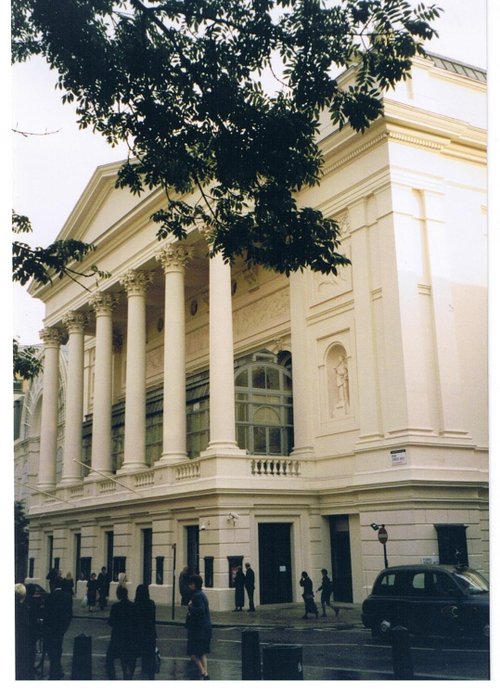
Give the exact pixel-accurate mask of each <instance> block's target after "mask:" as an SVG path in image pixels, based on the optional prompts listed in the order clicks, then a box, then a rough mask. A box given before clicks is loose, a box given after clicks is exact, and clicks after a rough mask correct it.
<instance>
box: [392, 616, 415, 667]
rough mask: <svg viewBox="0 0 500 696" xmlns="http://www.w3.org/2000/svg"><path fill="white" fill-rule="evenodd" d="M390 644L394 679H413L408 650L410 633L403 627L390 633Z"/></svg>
mask: <svg viewBox="0 0 500 696" xmlns="http://www.w3.org/2000/svg"><path fill="white" fill-rule="evenodd" d="M390 637H391V642H392V668H393V672H394V678H395V679H413V660H412V656H411V650H410V633H409V631H408V629H407V628H405V627H404V626H395V627H394V628H393V629H392V630H391V631H390Z"/></svg>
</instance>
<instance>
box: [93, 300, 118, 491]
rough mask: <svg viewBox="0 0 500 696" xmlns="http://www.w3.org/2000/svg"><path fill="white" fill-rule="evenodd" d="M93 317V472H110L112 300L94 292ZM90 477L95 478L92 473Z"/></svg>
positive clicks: (111, 468)
mask: <svg viewBox="0 0 500 696" xmlns="http://www.w3.org/2000/svg"><path fill="white" fill-rule="evenodd" d="M90 306H91V307H92V309H93V310H94V312H95V316H96V345H95V370H94V412H93V417H92V469H93V470H94V471H97V472H102V473H105V474H111V473H113V467H112V462H111V408H112V397H113V386H112V375H113V319H112V314H113V308H114V307H115V306H116V300H115V298H114V297H113V296H112V295H110V294H109V293H104V292H100V291H99V292H96V293H95V294H94V295H93V296H92V297H91V298H90ZM91 476H92V477H94V476H95V477H96V478H97V477H98V475H95V474H94V473H93V472H91Z"/></svg>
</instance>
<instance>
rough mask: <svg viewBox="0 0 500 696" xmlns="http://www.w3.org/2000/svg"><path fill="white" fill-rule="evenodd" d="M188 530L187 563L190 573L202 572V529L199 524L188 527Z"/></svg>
mask: <svg viewBox="0 0 500 696" xmlns="http://www.w3.org/2000/svg"><path fill="white" fill-rule="evenodd" d="M186 532H187V558H186V565H187V566H188V567H189V572H190V573H199V572H200V530H199V528H198V525H190V526H188V527H186Z"/></svg>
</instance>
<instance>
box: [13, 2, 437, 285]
mask: <svg viewBox="0 0 500 696" xmlns="http://www.w3.org/2000/svg"><path fill="white" fill-rule="evenodd" d="M439 13H440V10H439V9H438V8H436V7H435V6H430V7H425V6H424V5H423V4H419V5H418V6H417V8H415V9H413V8H412V7H411V5H410V3H409V2H407V1H406V0H371V1H370V2H364V1H361V0H338V1H337V2H335V1H334V0H323V1H322V0H144V2H142V1H141V0H114V1H113V0H14V1H13V3H12V18H13V27H12V52H13V59H14V60H15V61H21V60H26V59H27V58H28V57H29V56H32V55H42V56H44V57H45V58H46V59H47V61H48V63H49V64H50V66H51V67H52V68H54V69H55V70H56V71H57V72H58V73H59V80H58V87H59V89H60V90H61V91H62V93H63V94H62V99H63V101H66V102H73V103H74V104H75V105H76V108H77V113H78V119H79V124H80V127H82V128H87V127H90V128H92V129H93V130H95V131H97V132H100V133H102V134H103V135H104V136H105V137H106V138H107V140H108V141H109V142H110V143H111V144H116V143H117V142H119V141H126V142H127V143H128V144H129V147H130V151H131V155H132V157H131V159H130V160H129V161H128V162H127V163H126V164H125V165H124V166H123V167H122V169H121V170H120V172H119V176H118V181H117V185H118V186H120V187H129V188H130V189H131V190H132V191H133V192H134V193H137V194H139V193H141V192H142V191H143V190H145V189H151V188H156V187H158V186H160V187H162V188H163V189H164V191H165V193H166V195H167V201H168V202H167V204H166V205H165V207H164V208H163V209H162V210H160V211H158V212H157V213H156V215H155V216H154V219H155V220H156V221H157V222H160V223H161V225H160V229H159V237H160V238H161V237H164V236H166V235H167V234H169V233H173V234H174V235H175V236H176V237H178V238H183V237H184V236H185V235H186V233H187V232H188V231H189V230H190V229H192V228H193V227H194V226H195V225H198V226H201V227H203V228H208V229H209V230H210V238H211V242H212V243H213V250H214V251H217V250H221V251H222V252H223V254H224V256H225V257H226V258H233V257H234V256H236V255H239V254H243V255H244V256H245V257H246V258H247V259H248V261H249V262H257V263H260V264H263V265H264V266H267V267H269V268H273V269H275V270H277V271H279V272H284V273H287V274H288V273H289V272H290V271H293V270H297V269H300V268H303V267H309V268H312V269H313V270H316V271H320V272H322V273H329V272H335V269H336V267H337V266H338V265H343V264H346V263H349V262H348V260H347V259H346V258H345V257H343V256H341V255H340V254H339V253H337V251H336V249H337V248H338V244H339V240H338V228H337V226H336V224H335V223H334V222H333V221H331V220H326V219H325V218H324V217H323V215H322V214H321V213H320V212H319V211H317V210H311V209H308V208H303V209H301V208H299V207H298V206H297V204H296V201H295V198H296V194H297V192H298V191H300V190H301V189H302V188H304V187H305V186H314V185H316V184H317V183H318V182H319V180H320V176H321V166H322V157H321V153H320V150H319V147H318V144H317V139H318V129H319V115H320V113H321V112H325V111H326V112H328V113H329V115H330V118H331V120H332V122H333V123H334V124H336V125H337V126H338V127H339V128H342V127H344V126H347V125H348V126H350V127H351V128H354V129H355V130H356V131H363V130H365V129H366V128H368V127H369V125H370V124H371V123H372V122H373V121H374V120H375V119H376V118H378V117H379V116H380V115H381V114H382V98H383V93H384V91H385V90H386V89H388V88H390V87H393V86H394V85H395V84H396V83H397V82H399V81H400V80H404V79H405V78H406V77H407V76H408V75H409V73H410V68H411V62H412V58H413V57H414V56H416V55H418V54H420V55H424V49H423V47H422V42H423V41H424V40H426V39H429V38H431V37H432V36H434V35H435V31H434V29H433V28H432V27H431V24H430V22H432V21H433V20H434V19H436V18H437V17H438V16H439ZM277 65H281V66H282V67H281V68H280V74H279V75H278V76H276V80H275V82H274V86H273V88H272V89H265V88H264V86H263V84H264V75H266V74H273V73H275V71H276V70H277V67H276V66H277ZM346 70H349V71H350V72H351V74H352V79H351V80H350V82H349V84H348V85H344V83H342V85H344V86H342V85H341V84H340V83H339V81H338V80H337V79H336V78H337V76H338V74H339V73H340V72H342V71H346ZM183 194H192V196H191V197H190V198H189V201H190V203H188V202H186V201H184V202H183V203H182V204H180V203H179V198H180V197H181V196H182V195H183Z"/></svg>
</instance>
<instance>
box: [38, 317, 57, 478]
mask: <svg viewBox="0 0 500 696" xmlns="http://www.w3.org/2000/svg"><path fill="white" fill-rule="evenodd" d="M40 338H41V339H42V341H43V342H44V354H43V401H42V419H41V424H40V464H39V470H38V488H39V489H40V490H42V491H46V490H50V489H53V488H54V487H55V485H56V457H57V397H58V393H59V346H60V345H61V332H60V331H59V329H57V328H48V329H43V330H42V331H40Z"/></svg>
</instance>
